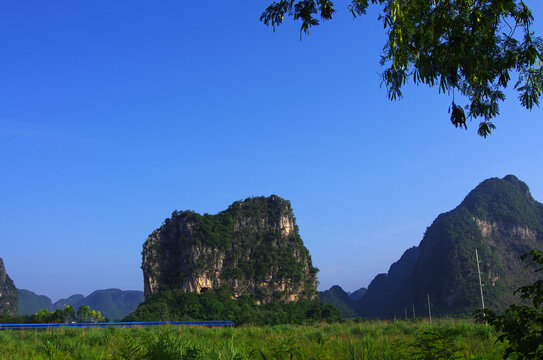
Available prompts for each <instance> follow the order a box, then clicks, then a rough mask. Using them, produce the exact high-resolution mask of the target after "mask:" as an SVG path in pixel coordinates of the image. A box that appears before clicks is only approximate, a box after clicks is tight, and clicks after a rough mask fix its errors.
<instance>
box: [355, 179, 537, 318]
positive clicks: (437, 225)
mask: <svg viewBox="0 0 543 360" xmlns="http://www.w3.org/2000/svg"><path fill="white" fill-rule="evenodd" d="M542 247H543V204H540V203H538V202H537V201H535V200H534V199H533V198H532V196H531V194H530V191H529V189H528V186H527V185H526V184H525V183H523V182H522V181H520V180H519V179H517V178H516V177H515V176H513V175H507V176H506V177H504V178H503V179H499V178H491V179H488V180H485V181H483V182H482V183H481V184H479V186H477V187H476V188H475V189H474V190H472V191H471V192H470V193H469V194H468V195H467V196H466V198H465V199H464V201H462V203H461V204H460V205H459V206H458V207H456V208H455V209H454V210H451V211H449V212H447V213H444V214H441V215H439V216H438V217H437V218H436V219H435V220H434V222H433V223H432V225H431V226H430V227H428V228H427V230H426V233H425V234H424V237H423V239H422V241H421V242H420V244H419V246H418V247H416V248H411V249H409V250H407V251H406V252H405V253H404V255H403V256H402V257H401V258H400V260H398V261H397V262H396V263H394V264H393V265H392V266H391V267H390V270H389V272H388V274H379V275H378V276H377V277H376V278H375V279H374V280H373V281H372V283H371V284H370V286H369V287H368V291H367V293H366V295H365V296H364V297H362V299H361V300H360V301H359V303H358V311H359V313H360V314H361V315H362V316H364V317H381V318H387V317H388V318H390V317H393V316H395V315H398V316H402V315H403V314H404V312H405V311H408V312H409V313H411V312H412V311H413V310H414V311H415V312H416V314H421V313H427V311H428V308H427V301H428V298H429V299H430V304H431V310H432V313H433V314H436V315H449V314H450V315H457V314H471V313H472V312H473V311H474V310H475V309H476V308H478V307H480V306H481V298H480V293H479V282H478V275H477V264H476V260H475V250H476V249H477V250H478V253H479V259H480V267H481V273H482V277H483V283H484V296H485V304H486V306H487V307H488V308H491V309H495V310H502V309H504V308H505V307H506V306H507V305H509V304H511V303H514V302H516V301H518V299H517V298H516V297H515V296H514V295H513V292H514V290H515V289H517V288H518V287H520V286H522V285H526V284H530V283H532V282H534V281H535V280H536V276H537V275H533V274H532V273H529V272H527V271H525V266H526V264H524V263H522V262H521V261H520V259H519V257H520V256H521V255H522V254H524V253H526V252H528V251H529V250H530V249H541V248H542Z"/></svg>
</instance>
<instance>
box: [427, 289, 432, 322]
mask: <svg viewBox="0 0 543 360" xmlns="http://www.w3.org/2000/svg"><path fill="white" fill-rule="evenodd" d="M426 297H427V298H428V317H429V318H430V324H431V323H432V311H431V310H430V294H426Z"/></svg>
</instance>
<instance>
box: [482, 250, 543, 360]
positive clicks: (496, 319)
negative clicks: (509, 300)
mask: <svg viewBox="0 0 543 360" xmlns="http://www.w3.org/2000/svg"><path fill="white" fill-rule="evenodd" d="M528 256H530V257H531V258H532V264H530V265H536V266H537V267H536V269H535V271H536V272H540V271H543V251H537V250H532V251H531V252H530V253H529V254H525V255H523V256H522V258H521V259H522V260H525V259H526V258H527V257H528ZM515 293H517V294H520V297H521V298H522V299H525V300H530V301H531V302H532V306H526V305H511V306H509V307H508V308H507V310H506V311H505V312H504V313H503V314H501V315H498V314H495V313H494V312H492V311H489V310H485V311H482V310H479V311H478V312H477V313H476V317H477V318H478V319H479V320H483V321H488V323H489V324H490V325H492V326H493V327H495V328H496V329H498V330H500V331H502V332H503V335H501V336H500V337H499V340H500V341H501V342H504V343H506V344H507V345H508V347H507V348H506V351H505V355H504V359H507V358H510V357H511V358H514V359H521V360H523V359H543V311H542V309H541V304H543V279H542V280H538V281H536V282H535V283H533V284H532V285H529V286H523V287H521V288H519V289H518V290H517V291H516V292H515Z"/></svg>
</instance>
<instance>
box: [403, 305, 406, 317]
mask: <svg viewBox="0 0 543 360" xmlns="http://www.w3.org/2000/svg"><path fill="white" fill-rule="evenodd" d="M403 309H404V310H405V320H407V308H406V307H404V308H403Z"/></svg>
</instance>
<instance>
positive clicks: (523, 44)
mask: <svg viewBox="0 0 543 360" xmlns="http://www.w3.org/2000/svg"><path fill="white" fill-rule="evenodd" d="M369 4H370V0H352V1H351V4H350V6H349V10H350V12H351V13H352V15H353V16H354V17H357V16H360V15H363V14H365V13H366V10H367V8H368V6H369ZM371 4H377V5H382V6H383V8H382V10H383V12H382V14H381V15H380V17H379V19H380V20H382V21H383V26H384V28H385V30H386V31H387V34H388V39H387V42H386V44H385V46H384V48H383V53H382V55H381V65H384V66H385V70H384V71H383V73H382V82H383V83H384V84H385V85H386V87H387V90H388V97H389V98H390V99H391V100H394V99H398V98H401V97H402V86H403V85H405V84H406V83H407V82H408V80H410V79H412V81H413V82H414V83H415V84H425V85H428V86H432V87H433V86H437V87H438V88H439V92H444V93H448V94H452V96H453V100H452V104H451V107H450V108H449V112H450V113H451V122H452V124H453V125H454V126H456V127H460V128H462V127H464V128H466V129H467V124H466V119H473V118H482V121H481V122H480V124H479V129H478V134H479V135H481V136H483V137H486V136H487V135H488V134H490V133H491V131H492V130H493V129H495V125H494V124H493V123H492V122H491V119H492V118H494V117H495V116H497V115H498V114H499V103H500V102H501V101H503V100H504V99H505V95H504V92H503V91H504V89H505V88H506V87H507V86H508V85H509V83H510V81H511V75H512V73H515V74H517V78H516V81H515V83H514V88H515V90H517V91H518V92H519V101H520V103H521V104H522V106H524V107H525V108H527V109H529V110H530V109H532V108H533V106H534V105H536V106H539V103H540V99H541V96H542V92H543V65H542V64H543V41H542V40H541V38H540V37H537V36H535V34H534V33H533V32H532V31H531V30H530V25H531V24H532V22H533V20H534V18H533V16H532V13H531V11H530V9H529V8H528V7H527V6H526V4H525V3H524V2H523V1H522V0H493V1H487V0H371ZM335 12H336V10H335V9H334V3H333V2H332V1H331V0H297V1H295V0H279V1H275V2H273V3H272V4H271V5H270V6H268V8H267V9H266V10H265V11H264V12H263V14H262V16H261V17H260V20H261V21H262V22H264V24H266V25H268V26H272V27H273V28H274V29H275V27H276V26H278V25H280V24H281V23H282V22H283V20H284V17H285V16H287V17H291V18H293V19H294V20H299V21H301V23H302V25H301V28H300V36H301V34H302V33H306V34H307V33H308V32H309V29H310V28H311V27H312V26H316V25H319V20H318V19H317V17H316V16H318V15H320V17H321V18H322V19H323V20H329V19H332V16H333V14H334V13H335ZM456 94H458V95H461V98H464V99H467V104H466V105H465V106H464V107H463V106H462V105H458V104H457V102H458V103H459V102H460V101H463V100H460V99H456V97H455V95H456ZM466 111H467V113H466Z"/></svg>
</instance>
